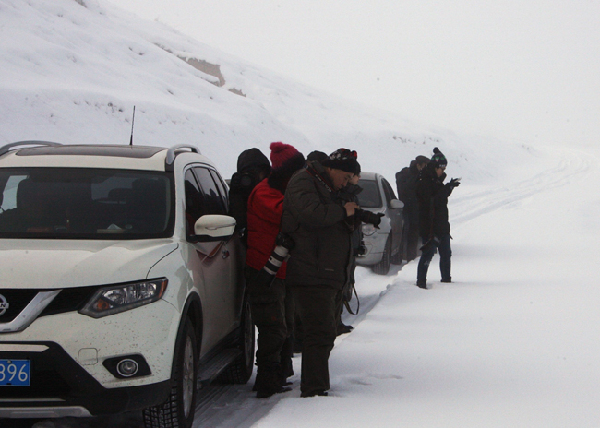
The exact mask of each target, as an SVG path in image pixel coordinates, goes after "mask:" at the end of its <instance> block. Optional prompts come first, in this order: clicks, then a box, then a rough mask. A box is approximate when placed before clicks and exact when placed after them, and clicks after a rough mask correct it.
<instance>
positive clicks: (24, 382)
mask: <svg viewBox="0 0 600 428" xmlns="http://www.w3.org/2000/svg"><path fill="white" fill-rule="evenodd" d="M30 379H31V362H30V361H29V360H0V386H29V381H30Z"/></svg>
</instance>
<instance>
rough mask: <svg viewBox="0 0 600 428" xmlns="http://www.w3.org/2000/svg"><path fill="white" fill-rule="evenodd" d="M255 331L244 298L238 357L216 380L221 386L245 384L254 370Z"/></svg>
mask: <svg viewBox="0 0 600 428" xmlns="http://www.w3.org/2000/svg"><path fill="white" fill-rule="evenodd" d="M255 335H256V333H255V329H254V323H253V322H252V312H251V310H250V302H249V301H248V297H247V296H246V297H245V298H244V305H243V307H242V320H241V324H240V328H239V329H238V337H237V344H238V345H237V346H238V349H239V350H240V351H241V352H240V355H239V356H238V357H237V358H236V359H235V361H233V362H232V363H231V364H230V365H229V366H228V367H227V368H226V369H225V370H224V371H223V373H221V374H220V375H219V377H218V378H217V382H218V383H221V384H245V383H247V382H248V379H250V376H252V370H253V369H254V343H255Z"/></svg>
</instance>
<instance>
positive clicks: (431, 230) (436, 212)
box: [417, 147, 460, 288]
mask: <svg viewBox="0 0 600 428" xmlns="http://www.w3.org/2000/svg"><path fill="white" fill-rule="evenodd" d="M447 165H448V161H447V160H446V157H445V156H444V154H443V153H442V152H441V151H440V150H439V149H438V148H437V147H436V148H435V149H433V156H432V157H431V161H430V162H429V163H428V164H427V166H426V167H425V168H424V169H422V170H421V173H420V174H419V180H418V181H417V199H418V201H419V232H420V234H421V238H422V240H423V242H424V244H423V246H422V247H421V251H422V254H421V259H420V260H419V265H418V267H417V286H418V287H420V288H427V269H428V268H429V264H430V263H431V259H432V258H433V255H434V254H435V253H436V250H438V249H439V252H440V272H441V276H442V282H452V278H451V276H450V256H451V255H452V251H451V250H450V239H451V237H450V221H449V219H448V197H449V196H450V194H451V193H452V190H454V188H455V187H457V186H458V185H460V181H459V179H454V178H453V179H452V180H450V182H449V183H447V184H444V180H445V178H446V173H445V172H444V171H445V169H446V166H447Z"/></svg>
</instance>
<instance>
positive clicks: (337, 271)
mask: <svg viewBox="0 0 600 428" xmlns="http://www.w3.org/2000/svg"><path fill="white" fill-rule="evenodd" d="M332 190H333V186H332V184H331V182H330V180H329V176H328V174H327V173H326V171H325V169H324V168H323V167H322V166H321V164H319V163H318V162H309V163H308V167H307V169H303V170H301V171H299V172H297V173H296V174H295V175H294V176H293V177H292V179H291V180H290V182H289V184H288V186H287V189H286V191H285V196H284V198H283V217H282V226H281V227H282V231H283V232H284V233H287V234H288V235H290V236H291V237H292V238H293V240H294V242H295V246H294V248H293V249H292V251H291V252H290V259H289V260H288V265H287V273H286V280H287V281H288V282H289V283H290V284H291V285H293V286H323V287H331V288H335V289H339V290H341V289H342V287H343V285H344V283H345V282H346V280H347V278H348V275H349V270H350V262H351V259H352V258H351V251H352V249H351V231H350V230H349V228H348V226H347V225H346V224H344V219H345V218H346V210H345V209H344V208H343V207H342V206H341V205H340V202H339V201H337V202H336V201H335V200H334V199H333V197H332V196H333V195H332Z"/></svg>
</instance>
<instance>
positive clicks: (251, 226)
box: [246, 142, 304, 398]
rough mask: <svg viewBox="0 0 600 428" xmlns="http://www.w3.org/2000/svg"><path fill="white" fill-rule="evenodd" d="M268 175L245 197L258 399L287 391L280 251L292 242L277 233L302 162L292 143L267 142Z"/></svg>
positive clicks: (288, 306) (285, 293)
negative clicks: (290, 183)
mask: <svg viewBox="0 0 600 428" xmlns="http://www.w3.org/2000/svg"><path fill="white" fill-rule="evenodd" d="M270 149H271V155H270V157H271V166H272V168H271V175H270V176H269V178H268V179H265V180H263V181H261V182H260V183H259V184H258V185H257V186H256V187H255V188H254V190H253V191H252V193H251V194H250V197H249V198H248V250H247V251H246V278H247V283H248V294H249V299H250V305H251V310H252V318H253V320H254V323H255V324H256V327H257V328H258V349H257V351H256V365H257V366H258V370H257V375H256V383H255V385H254V390H255V391H257V394H256V396H257V397H258V398H267V397H270V396H271V395H273V394H276V393H279V392H284V391H289V388H284V386H285V384H286V383H287V382H286V379H287V378H288V377H289V376H291V375H292V374H294V369H293V366H292V356H293V329H294V299H293V295H292V290H291V287H289V285H288V284H287V283H286V280H285V278H286V263H285V261H284V260H285V256H286V253H287V251H288V250H289V248H291V247H292V245H293V242H292V241H290V240H289V238H288V239H286V237H285V235H283V234H281V233H280V229H281V215H282V207H283V194H284V192H285V189H286V187H287V185H288V181H289V180H290V178H291V177H292V175H293V174H294V173H295V172H296V171H297V170H299V169H301V168H302V167H303V166H304V156H303V155H302V153H300V152H299V151H298V150H296V149H295V148H294V147H292V146H290V145H289V144H283V143H281V142H276V143H271V146H270Z"/></svg>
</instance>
